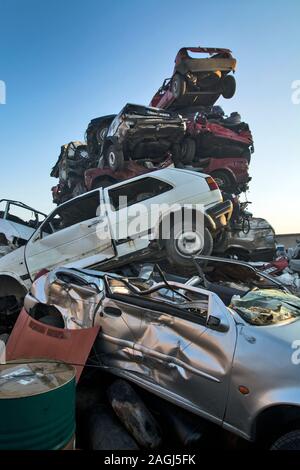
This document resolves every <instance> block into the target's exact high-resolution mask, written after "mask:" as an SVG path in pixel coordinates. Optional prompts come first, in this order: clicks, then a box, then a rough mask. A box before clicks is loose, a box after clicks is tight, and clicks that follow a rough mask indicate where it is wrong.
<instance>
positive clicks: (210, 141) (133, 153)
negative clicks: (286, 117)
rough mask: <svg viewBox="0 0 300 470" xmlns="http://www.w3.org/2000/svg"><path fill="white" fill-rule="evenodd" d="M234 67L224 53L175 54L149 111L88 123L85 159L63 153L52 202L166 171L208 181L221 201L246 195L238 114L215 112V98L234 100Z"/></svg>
mask: <svg viewBox="0 0 300 470" xmlns="http://www.w3.org/2000/svg"><path fill="white" fill-rule="evenodd" d="M189 53H195V54H205V56H208V57H200V58H198V57H197V58H192V57H191V56H190V55H189ZM235 66H236V60H235V59H234V58H233V57H232V55H231V52H230V51H229V50H227V49H217V48H195V47H194V48H182V49H180V51H179V52H178V54H177V56H176V60H175V69H174V73H173V76H172V78H171V79H168V80H165V81H164V84H163V86H162V87H161V88H160V89H159V91H158V92H157V93H156V94H155V96H154V97H153V98H152V100H151V103H150V107H147V106H140V105H133V104H127V105H126V106H124V108H123V109H122V110H121V111H120V112H119V114H117V115H115V114H111V115H106V116H102V117H99V118H96V119H92V121H91V122H90V123H89V125H88V128H87V131H86V146H87V147H86V148H85V149H84V150H85V152H86V150H87V153H88V155H86V153H85V154H84V155H81V156H80V152H77V153H78V156H77V157H75V156H74V153H72V155H70V156H68V148H70V147H76V146H77V145H78V144H79V146H80V145H82V144H80V143H78V142H73V143H72V142H71V143H70V144H68V145H65V146H63V147H62V153H61V155H60V157H59V160H58V162H57V164H56V166H55V167H54V169H53V171H52V173H51V176H53V177H55V178H59V184H58V185H57V186H56V187H54V188H53V189H52V193H53V200H54V202H55V203H57V204H60V203H62V202H64V201H66V200H67V199H70V198H72V197H74V196H76V195H78V194H80V193H82V192H85V191H89V190H91V189H93V188H95V187H99V186H100V185H101V186H103V187H105V186H107V185H111V184H113V183H114V182H119V181H122V180H125V179H127V178H131V177H133V176H138V175H140V174H142V173H143V172H144V173H146V172H149V171H153V170H155V169H157V168H162V167H167V166H169V165H175V166H176V167H180V168H181V167H186V166H187V167H193V168H195V169H197V170H198V171H202V172H203V173H206V174H209V175H211V176H213V177H214V178H215V179H216V181H217V182H218V184H219V186H220V188H221V190H224V191H225V192H227V193H231V194H233V193H234V194H237V195H238V194H240V193H241V192H244V191H246V190H247V188H248V183H249V181H250V179H251V178H250V176H249V163H250V159H251V153H252V152H253V151H254V147H253V138H252V134H251V131H250V129H249V126H248V124H246V123H245V122H242V121H241V116H240V115H239V114H238V113H236V112H234V113H231V114H230V116H229V117H226V116H225V113H224V111H223V110H222V108H221V107H220V106H215V105H214V104H215V102H216V101H217V99H218V98H219V97H220V96H223V97H225V98H231V97H232V96H233V95H234V92H235V79H234V77H233V75H231V72H234V70H235ZM87 157H88V158H87ZM64 162H65V163H64ZM75 162H76V163H75ZM74 165H75V167H76V171H75V172H74Z"/></svg>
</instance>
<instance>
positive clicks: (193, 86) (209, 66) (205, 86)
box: [150, 47, 236, 110]
mask: <svg viewBox="0 0 300 470" xmlns="http://www.w3.org/2000/svg"><path fill="white" fill-rule="evenodd" d="M189 52H192V53H196V54H209V55H210V57H208V58H192V57H190V56H189V54H188V53H189ZM235 67H236V59H234V58H233V57H232V54H231V51H230V50H229V49H224V48H213V47H182V48H181V49H180V50H179V51H178V53H177V55H176V58H175V67H174V71H173V75H172V77H171V78H168V79H166V80H165V81H164V83H163V85H162V86H161V87H160V89H159V90H158V91H157V92H156V94H155V95H154V97H153V98H152V100H151V103H150V105H151V106H155V107H159V108H163V109H174V110H175V109H176V110H178V109H181V108H184V107H185V106H187V105H190V104H192V103H193V104H197V105H206V106H210V105H213V104H214V103H215V102H216V101H217V99H218V98H219V96H220V95H221V94H222V96H223V97H224V98H227V99H230V98H232V97H233V95H234V93H235V88H236V85H235V79H234V77H233V76H232V75H229V73H230V72H234V71H235Z"/></svg>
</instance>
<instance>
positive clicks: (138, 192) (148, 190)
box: [108, 177, 173, 210]
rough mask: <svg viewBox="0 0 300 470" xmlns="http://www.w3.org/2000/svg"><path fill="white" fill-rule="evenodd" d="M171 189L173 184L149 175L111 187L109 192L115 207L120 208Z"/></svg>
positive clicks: (115, 208)
mask: <svg viewBox="0 0 300 470" xmlns="http://www.w3.org/2000/svg"><path fill="white" fill-rule="evenodd" d="M171 189H173V186H171V185H170V184H168V183H165V182H164V181H161V180H159V179H157V178H150V177H147V178H142V179H139V180H137V181H133V182H132V183H128V184H124V185H123V186H119V187H118V188H115V189H111V190H110V191H108V194H109V198H110V202H111V204H112V207H113V209H114V210H119V209H122V208H124V207H129V206H132V205H133V204H138V203H140V202H142V201H145V200H147V199H151V198H153V197H155V196H158V195H160V194H163V193H165V192H167V191H170V190H171Z"/></svg>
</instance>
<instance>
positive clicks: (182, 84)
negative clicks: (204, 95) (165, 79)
mask: <svg viewBox="0 0 300 470" xmlns="http://www.w3.org/2000/svg"><path fill="white" fill-rule="evenodd" d="M171 92H172V95H173V96H174V98H176V99H178V98H181V96H184V95H185V93H186V81H185V78H184V77H182V76H181V75H179V73H175V75H174V77H173V78H172V83H171Z"/></svg>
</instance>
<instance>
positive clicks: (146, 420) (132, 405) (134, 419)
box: [107, 379, 162, 449]
mask: <svg viewBox="0 0 300 470" xmlns="http://www.w3.org/2000/svg"><path fill="white" fill-rule="evenodd" d="M107 395H108V399H109V402H110V404H111V406H112V408H113V410H114V412H115V413H116V415H117V416H118V418H119V420H120V421H121V423H122V424H123V425H124V427H125V428H126V429H127V431H128V432H129V434H130V435H131V436H132V437H133V438H134V439H135V441H136V442H137V443H138V445H139V446H141V447H142V448H146V449H156V448H158V447H159V446H160V445H161V443H162V439H161V432H160V428H159V426H158V424H157V422H156V420H155V419H154V417H153V416H152V414H151V413H150V411H149V410H148V408H147V407H146V405H145V404H144V402H143V401H142V400H141V399H140V397H139V396H138V394H137V393H136V392H135V390H134V389H133V388H132V387H131V385H130V384H128V383H127V382H126V381H125V380H122V379H120V380H116V381H115V382H113V383H112V385H111V386H110V387H109V388H108V391H107Z"/></svg>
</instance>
